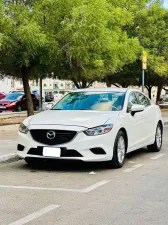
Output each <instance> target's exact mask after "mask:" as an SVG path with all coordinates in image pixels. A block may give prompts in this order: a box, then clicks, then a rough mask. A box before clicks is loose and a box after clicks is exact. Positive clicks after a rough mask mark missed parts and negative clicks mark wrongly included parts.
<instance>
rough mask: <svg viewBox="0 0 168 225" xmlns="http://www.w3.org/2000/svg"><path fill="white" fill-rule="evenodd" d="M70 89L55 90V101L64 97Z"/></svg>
mask: <svg viewBox="0 0 168 225" xmlns="http://www.w3.org/2000/svg"><path fill="white" fill-rule="evenodd" d="M68 93H69V91H66V90H65V91H64V90H58V91H53V94H54V101H55V102H58V101H59V100H60V99H61V98H63V97H64V96H65V95H66V94H68Z"/></svg>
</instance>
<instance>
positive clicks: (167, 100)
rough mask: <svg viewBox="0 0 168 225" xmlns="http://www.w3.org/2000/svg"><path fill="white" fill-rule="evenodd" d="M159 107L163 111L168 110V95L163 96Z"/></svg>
mask: <svg viewBox="0 0 168 225" xmlns="http://www.w3.org/2000/svg"><path fill="white" fill-rule="evenodd" d="M159 106H160V108H161V109H164V108H168V95H162V96H161V99H160V103H159Z"/></svg>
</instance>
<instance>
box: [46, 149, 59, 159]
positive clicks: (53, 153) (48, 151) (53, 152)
mask: <svg viewBox="0 0 168 225" xmlns="http://www.w3.org/2000/svg"><path fill="white" fill-rule="evenodd" d="M42 155H43V156H45V157H56V158H59V157H61V148H52V147H43V151H42Z"/></svg>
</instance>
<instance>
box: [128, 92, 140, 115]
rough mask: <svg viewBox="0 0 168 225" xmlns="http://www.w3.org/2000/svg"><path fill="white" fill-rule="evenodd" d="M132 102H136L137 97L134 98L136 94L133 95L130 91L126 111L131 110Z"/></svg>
mask: <svg viewBox="0 0 168 225" xmlns="http://www.w3.org/2000/svg"><path fill="white" fill-rule="evenodd" d="M133 104H138V101H137V98H136V95H135V93H134V92H132V93H131V94H130V96H129V99H128V107H127V112H130V111H131V108H132V105H133Z"/></svg>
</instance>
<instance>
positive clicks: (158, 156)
mask: <svg viewBox="0 0 168 225" xmlns="http://www.w3.org/2000/svg"><path fill="white" fill-rule="evenodd" d="M164 155H166V154H158V155H156V156H154V157H152V158H150V159H153V160H156V159H159V158H161V157H162V156H164Z"/></svg>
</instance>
